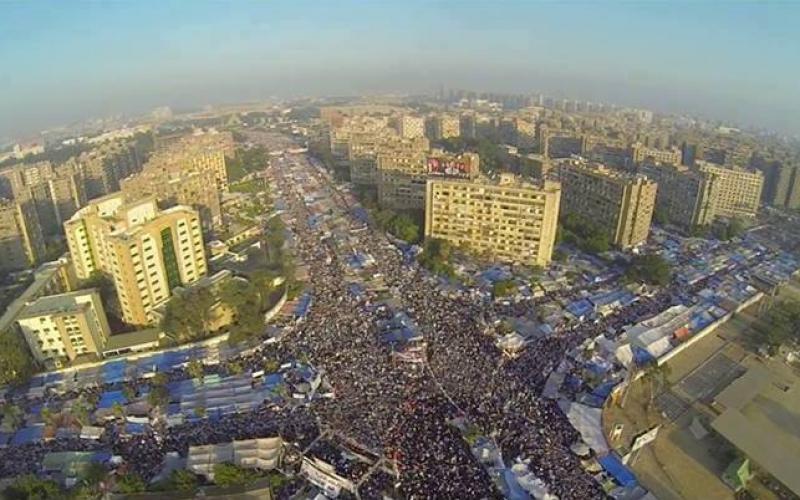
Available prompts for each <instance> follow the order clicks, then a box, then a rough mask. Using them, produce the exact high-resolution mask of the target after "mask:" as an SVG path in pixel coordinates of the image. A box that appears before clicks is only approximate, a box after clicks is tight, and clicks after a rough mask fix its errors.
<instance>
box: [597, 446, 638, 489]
mask: <svg viewBox="0 0 800 500" xmlns="http://www.w3.org/2000/svg"><path fill="white" fill-rule="evenodd" d="M598 462H600V465H602V466H603V469H605V470H606V472H608V473H609V474H611V477H613V478H614V480H615V481H616V482H618V483H619V484H620V485H622V486H630V485H633V484H636V476H634V475H633V472H631V471H630V469H628V468H627V467H625V465H623V464H622V461H620V459H619V458H618V457H617V456H616V455H615V454H613V453H609V454H608V455H605V456H603V457H600V458H599V459H598Z"/></svg>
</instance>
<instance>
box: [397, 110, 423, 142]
mask: <svg viewBox="0 0 800 500" xmlns="http://www.w3.org/2000/svg"><path fill="white" fill-rule="evenodd" d="M397 133H398V134H400V137H403V138H405V139H418V138H421V137H425V118H423V117H421V116H412V115H403V116H401V117H399V118H398V119H397Z"/></svg>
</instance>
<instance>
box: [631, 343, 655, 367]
mask: <svg viewBox="0 0 800 500" xmlns="http://www.w3.org/2000/svg"><path fill="white" fill-rule="evenodd" d="M632 347H633V348H632V349H631V350H632V351H633V360H634V361H635V362H636V364H637V365H639V366H644V365H647V364H649V363H652V362H653V361H655V360H656V358H654V357H653V355H652V354H650V353H649V352H647V351H646V350H645V349H642V348H641V347H639V346H632Z"/></svg>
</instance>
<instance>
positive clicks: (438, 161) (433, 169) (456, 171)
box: [428, 158, 470, 177]
mask: <svg viewBox="0 0 800 500" xmlns="http://www.w3.org/2000/svg"><path fill="white" fill-rule="evenodd" d="M428 173H429V174H433V175H443V176H447V177H469V174H470V165H469V164H468V163H467V162H465V161H463V160H460V159H459V160H455V159H445V158H428Z"/></svg>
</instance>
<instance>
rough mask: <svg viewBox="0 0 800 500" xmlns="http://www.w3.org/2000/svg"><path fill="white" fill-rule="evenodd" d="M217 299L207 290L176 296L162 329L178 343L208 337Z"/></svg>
mask: <svg viewBox="0 0 800 500" xmlns="http://www.w3.org/2000/svg"><path fill="white" fill-rule="evenodd" d="M215 303H216V298H215V297H214V295H213V294H212V293H211V291H209V290H208V289H207V288H197V289H193V290H189V291H187V292H185V293H183V294H180V295H175V296H174V297H172V299H170V301H169V302H168V303H167V309H166V312H165V314H164V320H163V321H162V323H161V327H162V328H163V329H164V333H166V334H167V335H168V336H170V337H171V338H173V339H174V340H175V341H176V342H179V343H182V342H190V341H192V340H196V339H198V338H204V337H207V336H208V335H209V334H210V332H209V327H210V322H211V317H212V308H213V306H214V304H215Z"/></svg>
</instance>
